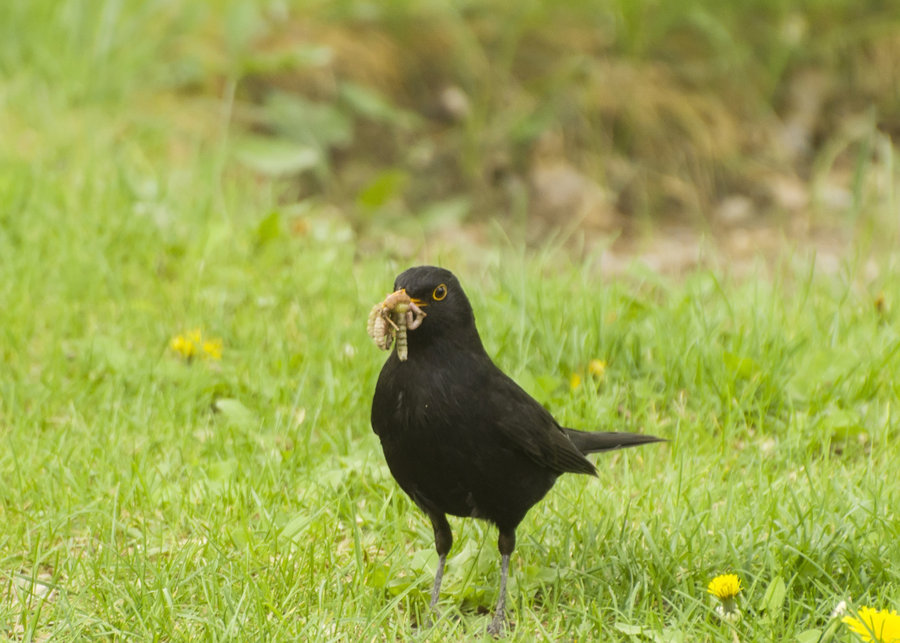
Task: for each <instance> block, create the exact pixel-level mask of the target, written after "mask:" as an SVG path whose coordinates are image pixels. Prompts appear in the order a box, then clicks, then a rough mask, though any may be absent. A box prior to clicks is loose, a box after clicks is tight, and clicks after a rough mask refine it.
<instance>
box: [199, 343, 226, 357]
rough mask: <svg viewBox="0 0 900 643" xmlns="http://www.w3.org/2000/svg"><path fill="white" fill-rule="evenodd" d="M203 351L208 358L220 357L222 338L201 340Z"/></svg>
mask: <svg viewBox="0 0 900 643" xmlns="http://www.w3.org/2000/svg"><path fill="white" fill-rule="evenodd" d="M203 352H204V353H206V355H207V356H208V357H209V358H210V359H222V340H221V339H209V340H207V341H205V342H203Z"/></svg>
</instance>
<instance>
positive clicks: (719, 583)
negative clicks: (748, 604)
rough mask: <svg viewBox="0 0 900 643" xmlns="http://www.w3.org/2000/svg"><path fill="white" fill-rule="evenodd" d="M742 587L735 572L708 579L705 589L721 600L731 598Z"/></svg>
mask: <svg viewBox="0 0 900 643" xmlns="http://www.w3.org/2000/svg"><path fill="white" fill-rule="evenodd" d="M742 589H743V588H742V587H741V579H740V578H738V577H737V574H722V575H720V576H716V577H715V578H713V579H712V580H711V581H709V586H708V587H707V588H706V591H707V592H709V593H710V594H712V595H713V596H715V597H716V598H718V599H719V600H722V601H727V600H730V599H733V598H734V597H735V596H737V595H738V592H740V591H741V590H742Z"/></svg>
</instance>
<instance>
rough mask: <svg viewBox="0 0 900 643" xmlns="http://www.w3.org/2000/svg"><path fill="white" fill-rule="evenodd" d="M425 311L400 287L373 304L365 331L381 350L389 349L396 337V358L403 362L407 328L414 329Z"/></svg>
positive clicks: (420, 322)
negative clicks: (378, 302)
mask: <svg viewBox="0 0 900 643" xmlns="http://www.w3.org/2000/svg"><path fill="white" fill-rule="evenodd" d="M424 317H425V313H424V312H423V311H422V309H421V308H419V307H418V306H417V305H416V304H415V302H413V301H412V300H411V299H410V297H409V295H407V294H406V291H405V290H403V289H402V288H401V289H400V290H397V291H395V292H392V293H391V294H390V295H388V296H387V297H385V299H384V301H383V302H381V303H380V304H375V305H374V306H373V307H372V310H371V311H370V312H369V319H368V320H367V322H366V332H367V333H368V334H369V337H371V338H372V340H373V341H374V342H375V345H376V346H377V347H378V348H380V349H381V350H384V351H386V350H389V349H390V348H391V344H392V343H393V341H394V337H396V338H397V358H398V359H399V360H400V361H401V362H405V361H406V360H407V358H408V357H409V344H408V342H407V338H406V331H407V330H415V329H416V328H418V327H419V326H420V325H421V324H422V319H423V318H424Z"/></svg>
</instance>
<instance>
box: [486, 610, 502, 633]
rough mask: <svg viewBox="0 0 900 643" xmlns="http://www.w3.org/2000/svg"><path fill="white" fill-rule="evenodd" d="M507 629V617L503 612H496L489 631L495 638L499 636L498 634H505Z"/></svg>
mask: <svg viewBox="0 0 900 643" xmlns="http://www.w3.org/2000/svg"><path fill="white" fill-rule="evenodd" d="M505 631H506V618H505V616H504V615H503V614H502V613H500V612H497V613H496V614H494V618H492V619H491V624H490V625H488V628H487V632H488V634H490V635H491V636H493V637H494V638H497V637H498V636H503V634H504V632H505Z"/></svg>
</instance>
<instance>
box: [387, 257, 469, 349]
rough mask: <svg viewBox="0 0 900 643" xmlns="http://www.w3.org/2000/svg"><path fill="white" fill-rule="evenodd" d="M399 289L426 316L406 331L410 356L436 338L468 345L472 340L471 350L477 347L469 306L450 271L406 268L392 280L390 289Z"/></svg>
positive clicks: (429, 268) (436, 268)
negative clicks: (418, 324)
mask: <svg viewBox="0 0 900 643" xmlns="http://www.w3.org/2000/svg"><path fill="white" fill-rule="evenodd" d="M401 289H403V290H405V291H406V294H407V295H409V297H410V299H412V301H413V303H414V304H416V305H417V306H418V307H419V308H421V309H422V310H423V311H424V312H425V313H426V317H425V318H424V319H423V320H422V324H421V325H420V326H419V327H418V328H416V329H415V330H411V331H409V335H408V336H409V345H410V354H412V353H413V352H414V351H415V346H417V345H418V346H424V345H425V344H426V343H429V342H433V341H435V340H437V339H442V340H446V341H457V342H464V343H471V342H472V341H473V339H472V338H473V337H474V340H475V343H474V344H472V347H473V348H474V347H476V346H477V347H478V348H481V340H480V339H479V338H478V331H477V330H476V329H475V315H474V314H473V312H472V305H471V304H470V303H469V299H468V297H466V293H465V292H463V289H462V286H460V285H459V281H458V280H457V278H456V277H455V276H454V275H453V273H452V272H450V271H449V270H446V269H445V268H439V267H437V266H416V267H414V268H409V269H408V270H405V271H403V272H402V273H400V274H399V275H398V276H397V278H396V279H395V280H394V290H395V291H397V290H401Z"/></svg>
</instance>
